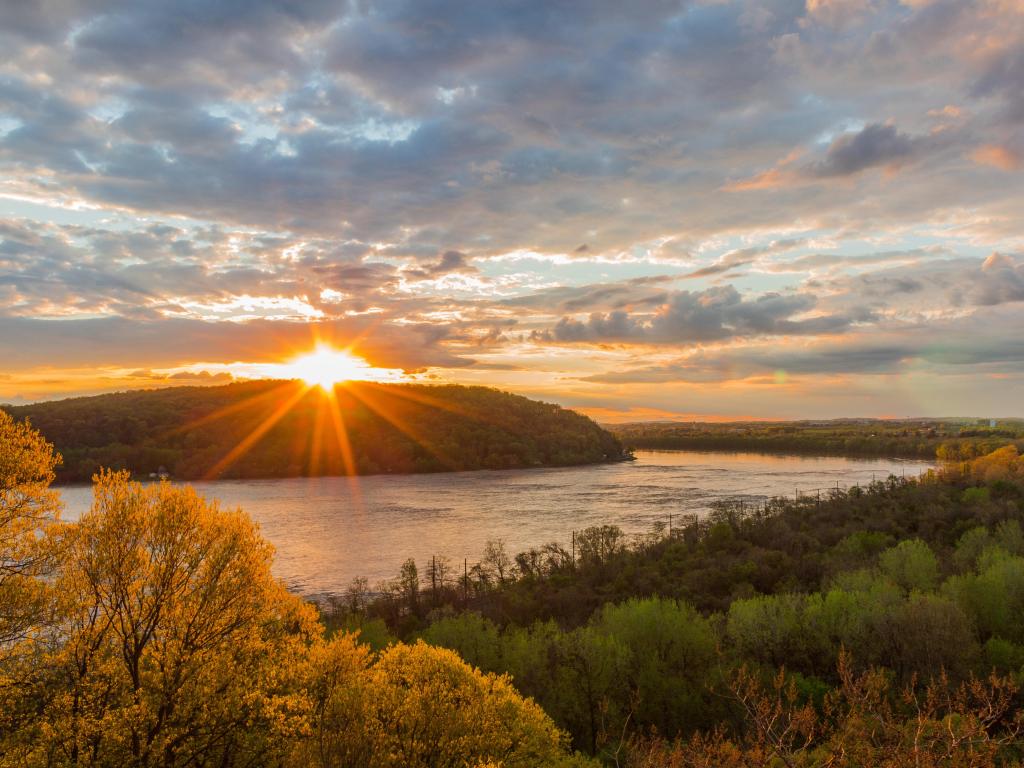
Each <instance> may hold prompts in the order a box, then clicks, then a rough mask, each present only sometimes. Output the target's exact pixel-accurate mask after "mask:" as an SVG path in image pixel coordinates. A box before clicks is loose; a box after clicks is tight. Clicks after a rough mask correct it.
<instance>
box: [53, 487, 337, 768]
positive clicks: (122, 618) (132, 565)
mask: <svg viewBox="0 0 1024 768" xmlns="http://www.w3.org/2000/svg"><path fill="white" fill-rule="evenodd" d="M63 544H64V553H63V555H62V565H61V569H60V572H59V575H58V578H57V582H56V591H57V594H58V595H59V600H60V602H59V616H60V619H61V633H62V637H61V639H60V642H59V643H58V645H57V647H56V648H55V650H54V651H53V652H52V653H51V654H50V657H49V658H48V659H47V667H48V668H49V670H50V685H51V688H52V695H51V696H50V697H49V698H48V700H47V701H46V706H45V712H44V718H45V721H46V724H45V727H44V728H42V729H41V730H40V732H39V733H38V734H37V735H36V737H35V739H34V741H35V744H34V746H35V750H36V752H37V753H39V754H40V755H41V754H44V753H45V754H46V755H47V757H48V760H49V761H51V762H52V763H57V764H79V763H83V762H84V763H89V764H102V765H132V766H156V765H160V766H163V767H164V768H171V767H172V766H183V765H211V764H217V765H221V766H235V765H249V764H252V763H253V762H257V763H260V762H262V763H266V762H270V761H272V760H273V759H275V756H279V755H281V754H283V753H284V752H285V751H287V749H288V745H289V743H290V739H292V738H293V737H294V736H295V734H296V733H298V732H299V731H301V730H302V728H303V727H304V724H305V722H306V717H307V710H308V702H307V701H306V699H305V697H304V696H303V695H302V694H301V692H300V691H298V690H297V685H298V682H299V680H300V679H301V675H302V674H303V665H304V664H305V659H306V654H305V648H306V646H307V644H308V643H309V642H311V641H312V640H315V639H316V638H317V637H318V636H319V634H320V627H319V625H318V624H317V623H316V614H315V611H314V610H313V609H312V607H311V606H309V605H306V604H304V603H303V602H302V601H301V600H299V598H297V597H294V596H292V595H290V594H288V592H287V591H286V590H285V589H284V587H283V586H282V585H281V584H280V583H278V582H277V581H276V580H275V579H274V578H273V577H272V576H271V573H270V560H271V552H272V550H271V547H270V545H269V544H267V543H266V542H264V541H263V540H262V539H261V538H260V537H259V535H258V533H257V531H256V527H255V525H254V524H253V523H252V521H251V520H250V519H249V518H248V517H247V516H246V515H245V514H244V513H243V512H241V510H235V511H224V510H221V509H220V508H219V507H218V506H217V505H216V503H208V502H206V501H204V500H203V499H202V498H201V497H200V496H198V495H197V494H196V492H195V491H194V490H193V489H191V488H175V487H173V486H170V485H169V484H167V483H161V484H160V485H156V486H149V487H143V486H142V485H140V484H138V483H133V482H131V481H130V480H129V479H128V476H127V473H111V472H104V473H102V474H101V475H99V476H98V477H97V478H96V483H95V500H94V502H93V507H92V509H91V510H90V512H88V513H87V514H86V515H84V516H83V517H82V518H81V520H80V521H79V523H78V525H76V526H73V527H69V528H68V530H66V531H65V532H64V534H63Z"/></svg>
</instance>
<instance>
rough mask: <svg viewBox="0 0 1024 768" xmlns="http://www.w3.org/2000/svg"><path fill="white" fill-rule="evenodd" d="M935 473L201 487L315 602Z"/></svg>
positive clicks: (768, 461)
mask: <svg viewBox="0 0 1024 768" xmlns="http://www.w3.org/2000/svg"><path fill="white" fill-rule="evenodd" d="M931 466H932V464H931V463H930V462H922V461H901V460H893V459H870V460H855V459H844V458H839V457H806V456H768V455H764V454H755V453H702V452H691V451H638V452H637V461H635V462H628V463H622V464H608V465H599V466H590V467H569V468H564V469H537V470H527V471H520V470H509V471H490V472H488V471H484V472H457V473H449V474H439V475H401V476H393V475H378V476H372V477H365V478H360V479H359V491H360V496H361V498H360V499H359V502H360V503H356V499H355V497H354V496H353V490H352V488H351V486H350V485H349V481H348V480H347V479H346V478H339V477H325V478H292V479H286V480H224V481H216V482H208V483H196V484H195V485H196V488H197V489H199V490H200V492H201V493H203V494H204V495H206V496H207V497H209V498H217V499H219V500H220V501H221V503H222V504H224V505H228V506H236V505H237V506H240V507H242V508H243V509H244V510H246V511H247V512H248V513H249V514H250V515H252V517H253V518H254V519H255V520H256V521H257V522H258V523H259V524H260V527H261V529H262V532H263V534H264V535H265V536H266V537H267V538H268V539H269V540H270V541H271V542H273V544H274V546H275V547H276V549H277V556H276V559H275V566H274V570H275V572H276V573H277V575H278V576H280V577H281V578H283V579H284V580H285V581H287V582H288V583H289V584H290V585H291V586H292V587H293V588H295V589H297V590H299V591H301V592H303V593H306V594H324V593H332V592H341V591H343V590H344V589H345V587H346V586H347V585H348V584H349V583H350V582H351V580H352V579H353V578H354V577H356V576H365V577H366V578H368V579H369V581H370V584H371V585H372V584H375V583H376V582H377V581H379V580H381V579H385V578H391V577H393V576H394V575H395V574H396V573H397V571H398V567H399V565H400V564H401V563H402V561H403V560H405V559H406V558H409V557H413V558H415V559H416V560H417V562H418V563H419V564H420V565H421V567H422V566H423V565H424V564H425V562H426V560H427V559H429V558H430V556H431V555H444V556H447V557H449V558H451V559H452V561H453V562H457V563H460V564H461V561H462V559H463V558H469V561H470V563H471V564H472V563H473V562H475V561H476V559H478V558H479V556H480V552H481V551H482V550H483V547H484V544H485V543H486V541H487V540H488V539H498V538H500V539H504V540H505V542H506V546H507V547H508V549H509V550H510V551H511V552H513V553H514V552H518V551H520V550H522V549H525V548H527V547H531V546H537V545H540V544H544V543H546V542H549V541H560V542H563V543H566V544H567V543H568V542H569V539H570V537H571V532H572V531H573V530H574V529H575V530H579V529H581V528H585V527H587V526H590V525H602V524H606V523H612V524H615V525H619V526H620V527H622V528H623V529H624V530H626V531H628V532H635V533H639V532H646V531H650V530H651V528H652V527H653V526H654V525H655V524H657V523H660V522H667V520H668V516H669V515H670V514H673V515H682V514H694V513H696V514H703V513H706V512H707V511H708V510H709V509H710V507H711V504H712V503H713V502H715V501H716V500H719V499H726V498H733V499H746V500H750V501H758V500H761V499H764V498H766V497H769V496H776V495H787V496H792V495H793V494H794V493H796V492H799V493H813V492H814V491H815V490H817V489H827V488H834V487H835V486H836V484H837V483H839V484H840V485H841V486H843V487H846V486H848V485H853V484H855V483H859V484H861V485H864V484H867V483H869V482H871V480H872V479H873V478H877V479H883V478H885V477H887V476H888V475H889V474H890V473H892V474H896V475H900V474H906V475H907V476H913V475H917V474H919V473H920V472H922V471H924V470H926V469H928V468H930V467H931ZM62 493H63V496H64V500H65V503H66V504H67V513H66V515H65V516H66V517H67V518H70V519H74V518H76V517H77V516H78V515H79V514H81V513H82V511H84V510H85V509H88V506H89V502H90V496H91V492H90V490H89V489H88V488H87V487H70V488H63V489H62Z"/></svg>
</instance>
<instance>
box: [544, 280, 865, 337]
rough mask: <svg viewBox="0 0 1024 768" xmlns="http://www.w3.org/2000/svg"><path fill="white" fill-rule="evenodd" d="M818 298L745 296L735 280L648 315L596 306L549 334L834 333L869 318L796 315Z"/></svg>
mask: <svg viewBox="0 0 1024 768" xmlns="http://www.w3.org/2000/svg"><path fill="white" fill-rule="evenodd" d="M816 303H817V302H816V300H815V298H814V297H813V296H810V295H807V294H793V295H782V294H777V293H768V294H764V295H762V296H758V297H757V298H754V299H748V300H745V299H744V298H743V297H742V296H741V295H740V293H739V292H738V291H737V290H736V289H735V288H733V287H732V286H724V287H717V288H709V289H708V290H706V291H699V292H691V291H679V292H676V293H673V294H671V295H670V296H669V297H668V299H667V301H666V302H665V303H664V304H663V305H662V306H661V307H659V308H658V309H657V311H656V312H655V313H654V314H653V315H650V316H634V315H630V314H629V313H627V312H623V311H614V312H607V313H600V312H595V313H593V314H591V315H590V317H589V318H587V320H585V321H580V320H575V319H573V318H569V317H565V318H562V319H561V320H560V321H559V322H558V323H557V324H556V325H555V326H554V328H552V329H551V338H552V339H554V340H556V341H562V342H644V343H654V344H689V343H694V342H707V341H719V340H722V339H728V338H736V337H751V336H771V335H806V334H821V333H835V332H839V331H843V330H844V329H846V328H847V327H848V326H849V325H850V324H851V323H852V322H854V320H856V319H866V317H865V318H854V317H851V316H842V315H823V316H819V317H810V318H806V319H793V318H794V316H797V315H800V314H802V313H806V312H808V311H809V310H811V309H813V308H814V306H815V304H816Z"/></svg>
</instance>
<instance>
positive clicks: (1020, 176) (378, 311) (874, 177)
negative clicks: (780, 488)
mask: <svg viewBox="0 0 1024 768" xmlns="http://www.w3.org/2000/svg"><path fill="white" fill-rule="evenodd" d="M245 7H246V12H244V13H240V12H238V11H237V9H231V8H225V7H222V6H220V5H218V4H216V3H210V4H197V5H194V6H190V7H188V8H175V7H174V6H173V4H166V3H157V2H141V3H137V4H133V5H125V6H123V7H121V8H114V9H107V10H102V11H101V10H96V9H93V8H92V7H91V6H90V5H89V4H67V6H66V7H65V6H64V5H63V4H62V3H60V2H58V3H55V4H53V5H52V6H50V5H47V6H45V7H43V6H42V5H41V4H28V5H25V6H24V7H20V8H19V10H18V11H17V12H15V13H11V14H10V18H9V19H7V20H6V21H5V24H4V25H3V29H0V43H2V45H3V50H4V51H5V55H4V60H5V67H4V70H3V72H2V73H0V166H2V175H0V356H2V359H3V360H4V363H3V366H2V368H0V403H9V404H11V405H20V404H26V403H33V402H41V401H46V400H51V399H63V398H67V397H75V396H89V395H95V394H102V393H107V392H116V391H130V390H137V389H151V388H163V387H166V386H173V385H177V384H181V385H204V386H210V385H217V384H222V383H228V382H231V381H237V380H253V379H259V378H272V377H273V376H274V375H280V373H281V372H282V371H288V370H292V371H294V370H297V366H298V367H301V366H302V365H305V366H306V369H307V370H306V372H305V373H304V374H303V375H304V376H305V379H306V380H307V381H310V380H311V377H313V376H314V372H311V371H309V370H308V369H309V366H310V365H314V366H316V365H322V364H329V365H334V366H336V367H337V370H336V371H334V372H333V373H332V372H328V373H327V374H321V377H322V381H323V380H326V381H330V382H334V381H341V380H344V379H345V378H346V377H353V378H357V377H359V376H369V377H372V378H373V379H374V380H380V381H396V382H409V383H421V384H435V383H436V384H444V383H453V384H466V385H486V386H491V387H495V388H498V389H501V390H503V391H509V392H513V393H515V394H520V395H524V396H527V397H530V398H534V399H540V400H545V401H548V402H553V403H557V404H559V405H562V406H565V407H567V408H571V409H573V410H577V411H580V412H582V413H585V414H587V415H588V416H591V417H592V418H594V419H595V420H596V421H599V422H601V423H606V424H612V423H634V422H644V421H666V422H673V421H682V422H689V421H708V422H742V421H791V420H801V421H807V420H811V421H817V420H834V419H865V418H887V419H901V420H914V419H937V418H950V419H956V418H964V419H975V418H976V419H989V418H996V419H999V420H1005V419H1016V418H1021V417H1024V400H1022V398H1021V397H1020V392H1022V391H1024V389H1022V385H1024V342H1022V341H1021V334H1020V329H1021V328H1024V231H1022V230H1021V224H1020V212H1021V211H1024V128H1022V125H1024V5H1021V4H1019V3H1007V2H1004V1H1002V0H977V1H976V2H956V1H953V0H903V2H897V1H896V0H880V1H879V2H871V3H865V2H853V1H851V0H807V1H806V2H802V1H801V2H786V1H784V0H778V1H777V2H770V3H756V2H738V1H734V0H724V1H723V2H719V1H718V0H714V2H712V1H711V0H694V1H693V2H675V3H663V2H647V3H640V4H635V5H630V6H628V7H617V6H614V5H611V6H607V7H604V6H598V5H589V4H581V5H564V6H562V5H556V6H551V5H549V4H545V3H527V4H523V5H518V6H516V7H514V8H498V7H495V8H484V7H479V8H472V9H467V8H466V7H465V6H463V5H462V4H459V3H453V4H445V3H431V4H422V3H413V2H400V1H396V2H369V3H366V4H357V5H355V6H345V5H336V4H333V3H322V2H319V1H313V0H311V1H310V2H301V3H297V4H291V5H289V7H288V8H287V9H283V8H280V7H278V5H277V4H276V3H273V2H269V0H268V1H267V2H264V1H263V0H260V1H259V2H255V3H252V4H249V5H246V6H245ZM321 348H323V349H326V350H328V352H326V353H323V354H321V353H318V352H317V350H320V349H321ZM317 354H321V356H320V357H319V358H317V357H316V356H317ZM325 355H326V356H325ZM310 358H314V361H313V363H310V362H309V361H310ZM323 360H327V361H328V362H327V363H323ZM304 361H305V362H304ZM323 376H326V379H323ZM980 404H984V406H983V407H984V409H985V410H987V411H989V412H990V413H995V414H1008V415H996V416H984V415H983V416H971V417H955V416H950V414H951V413H963V412H971V411H973V410H975V409H977V408H979V407H980ZM895 414H912V415H907V416H902V415H900V416H896V415H895Z"/></svg>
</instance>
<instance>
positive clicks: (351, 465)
mask: <svg viewBox="0 0 1024 768" xmlns="http://www.w3.org/2000/svg"><path fill="white" fill-rule="evenodd" d="M324 400H325V401H326V402H327V409H328V410H329V411H330V414H331V421H332V423H333V426H334V435H335V440H336V441H337V443H338V450H340V451H341V460H342V462H343V463H344V465H345V475H346V477H348V484H349V489H350V490H351V492H352V501H353V503H354V504H355V506H356V508H357V509H362V489H361V488H360V487H359V469H358V467H357V466H356V461H355V455H354V454H353V452H352V442H351V441H350V440H349V438H348V428H347V427H346V426H345V417H344V416H342V415H341V404H340V403H339V402H338V393H337V391H336V390H335V389H334V388H333V387H332V388H331V389H330V390H328V391H326V392H325V393H324Z"/></svg>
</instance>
